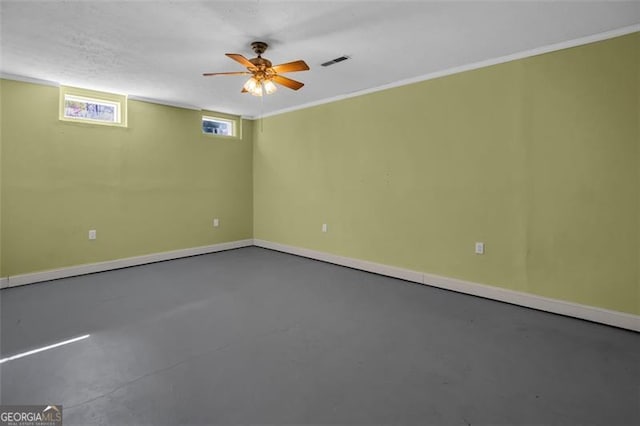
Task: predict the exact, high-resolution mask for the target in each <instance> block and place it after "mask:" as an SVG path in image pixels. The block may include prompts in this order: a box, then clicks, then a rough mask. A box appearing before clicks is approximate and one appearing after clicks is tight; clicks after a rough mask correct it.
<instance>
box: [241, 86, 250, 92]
mask: <svg viewBox="0 0 640 426" xmlns="http://www.w3.org/2000/svg"><path fill="white" fill-rule="evenodd" d="M240 93H249V91H248V90H247V89H245V88H244V87H243V88H242V90H241V91H240Z"/></svg>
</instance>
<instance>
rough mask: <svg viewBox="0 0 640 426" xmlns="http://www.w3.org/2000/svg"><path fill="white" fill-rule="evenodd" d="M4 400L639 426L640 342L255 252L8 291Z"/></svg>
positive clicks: (207, 413) (81, 418) (99, 413)
mask: <svg viewBox="0 0 640 426" xmlns="http://www.w3.org/2000/svg"><path fill="white" fill-rule="evenodd" d="M0 298H1V300H0V302H1V308H2V312H1V320H2V324H1V332H2V336H1V345H2V346H1V352H2V358H5V357H7V356H11V355H14V354H16V353H19V352H23V351H27V350H30V349H33V348H37V347H41V346H45V345H48V344H51V343H55V342H57V341H61V340H66V339H69V338H72V337H76V336H80V335H84V334H90V337H89V338H88V339H85V340H82V341H79V342H76V343H71V344H69V345H66V346H62V347H58V348H55V349H51V350H49V351H46V352H41V353H38V354H35V355H31V356H28V357H24V358H21V359H16V360H13V361H9V362H6V363H4V364H2V365H1V366H0V373H1V394H0V400H1V402H2V404H48V403H52V404H53V403H55V404H63V405H64V419H65V425H72V424H73V425H90V424H109V425H117V424H123V425H124V424H149V425H161V424H171V425H178V424H256V423H261V424H265V423H269V424H305V423H306V424H309V423H315V424H354V423H359V424H383V423H384V424H421V425H426V424H437V425H441V424H456V425H469V424H472V425H477V424H505V425H516V424H599V425H614V424H635V425H638V424H640V411H639V410H640V408H639V406H640V405H639V404H640V397H639V396H640V394H639V392H640V389H639V381H640V376H639V371H640V337H639V335H638V334H637V333H633V332H630V331H624V330H620V329H616V328H611V327H607V326H603V325H598V324H593V323H589V322H586V321H581V320H576V319H572V318H566V317H562V316H557V315H553V314H547V313H543V312H538V311H534V310H530V309H525V308H520V307H516V306H511V305H508V304H504V303H499V302H493V301H489V300H484V299H480V298H476V297H472V296H466V295H461V294H457V293H453V292H448V291H444V290H439V289H434V288H430V287H426V286H422V285H418V284H412V283H407V282H404V281H401V280H396V279H392V278H387V277H382V276H378V275H374V274H369V273H366V272H361V271H356V270H352V269H348V268H343V267H339V266H335V265H330V264H326V263H322V262H317V261H313V260H309V259H304V258H300V257H296V256H291V255H288V254H283V253H278V252H274V251H269V250H265V249H260V248H255V247H250V248H244V249H239V250H233V251H228V252H222V253H215V254H210V255H204V256H197V257H192V258H187V259H180V260H174V261H170V262H163V263H156V264H152V265H145V266H139V267H135V268H128V269H121V270H117V271H110V272H105V273H100V274H94V275H87V276H82V277H75V278H68V279H62V280H58V281H53V282H48V283H42V284H33V285H29V286H23V287H17V288H11V289H5V290H2V291H1V292H0Z"/></svg>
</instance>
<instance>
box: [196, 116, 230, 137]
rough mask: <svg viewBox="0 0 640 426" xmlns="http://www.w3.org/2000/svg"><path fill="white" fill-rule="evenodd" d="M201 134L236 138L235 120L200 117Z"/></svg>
mask: <svg viewBox="0 0 640 426" xmlns="http://www.w3.org/2000/svg"><path fill="white" fill-rule="evenodd" d="M202 133H205V134H209V135H220V136H231V137H235V136H237V132H236V122H235V120H229V119H226V118H220V117H208V116H206V115H203V116H202Z"/></svg>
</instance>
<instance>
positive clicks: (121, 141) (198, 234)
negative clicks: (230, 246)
mask: <svg viewBox="0 0 640 426" xmlns="http://www.w3.org/2000/svg"><path fill="white" fill-rule="evenodd" d="M0 84H1V86H0V90H1V92H0V93H1V95H2V105H1V115H2V117H1V119H2V132H1V134H2V154H1V155H2V157H1V161H2V193H1V194H2V196H1V199H2V204H1V218H2V222H1V227H2V229H1V230H2V234H1V246H2V251H1V262H2V270H1V274H0V276H11V275H16V274H23V273H28V272H35V271H43V270H48V269H55V268H61V267H65V266H72V265H80V264H86V263H93V262H100V261H106V260H112V259H119V258H126V257H131V256H137V255H144V254H150V253H158V252H163V251H170V250H176V249H182V248H191V247H197V246H204V245H209V244H215V243H220V242H226V241H235V240H241V239H246V238H251V237H252V235H253V229H252V227H253V217H252V213H253V206H252V202H253V200H252V184H253V181H252V133H253V132H252V122H250V121H244V129H243V135H244V138H243V139H242V140H225V139H222V138H216V137H212V136H207V135H202V134H201V131H200V117H201V115H202V114H201V113H200V112H199V111H193V110H187V109H181V108H173V107H168V106H161V105H156V104H151V103H146V102H138V101H132V100H130V101H129V102H128V105H129V123H128V127H127V128H119V127H107V126H96V125H86V124H78V123H68V122H63V121H60V120H58V99H59V89H58V88H57V87H49V86H42V85H35V84H28V83H21V82H15V81H8V80H2V81H1V83H0ZM215 217H217V218H219V219H220V227H219V228H213V226H212V222H213V218H215ZM89 229H96V230H97V239H96V240H95V241H89V240H88V237H87V233H88V230H89Z"/></svg>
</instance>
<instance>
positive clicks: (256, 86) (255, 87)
mask: <svg viewBox="0 0 640 426" xmlns="http://www.w3.org/2000/svg"><path fill="white" fill-rule="evenodd" d="M243 87H244V88H245V90H246V91H247V92H249V93H251V94H252V95H254V96H261V95H262V88H261V87H260V82H259V81H258V80H256V79H255V78H253V77H251V78H250V79H249V80H247V82H246V83H244V86H243ZM256 92H260V95H257V94H256Z"/></svg>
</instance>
